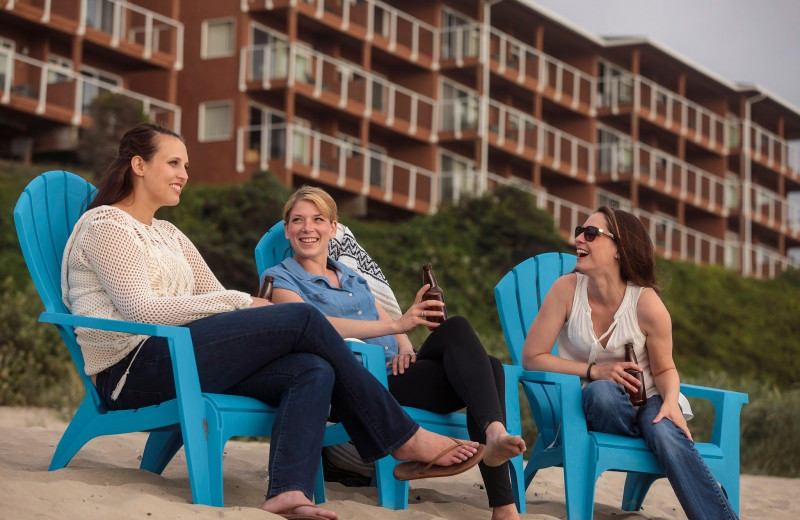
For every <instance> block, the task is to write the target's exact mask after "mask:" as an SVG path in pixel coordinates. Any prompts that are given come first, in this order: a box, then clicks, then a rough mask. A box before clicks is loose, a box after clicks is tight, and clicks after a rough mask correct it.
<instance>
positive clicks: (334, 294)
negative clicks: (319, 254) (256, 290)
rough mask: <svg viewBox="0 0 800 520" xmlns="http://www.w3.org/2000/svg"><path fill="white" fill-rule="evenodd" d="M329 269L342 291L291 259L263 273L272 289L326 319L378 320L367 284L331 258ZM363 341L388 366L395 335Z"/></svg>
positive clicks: (393, 347) (394, 348) (395, 351)
mask: <svg viewBox="0 0 800 520" xmlns="http://www.w3.org/2000/svg"><path fill="white" fill-rule="evenodd" d="M328 268H330V269H333V270H334V271H336V274H337V275H338V276H339V283H340V284H341V286H342V287H341V288H339V287H333V286H332V285H331V284H330V282H329V281H328V279H327V278H326V277H324V276H318V275H313V274H311V273H309V272H307V271H306V270H305V269H303V267H302V266H301V265H300V264H299V263H297V260H295V259H294V258H286V259H285V260H284V261H283V262H281V263H280V264H278V265H276V266H275V267H270V268H269V269H267V270H266V271H265V272H264V275H270V276H272V277H274V278H275V283H274V286H275V288H277V289H286V290H289V291H292V292H294V293H296V294H297V295H298V296H300V297H301V298H302V299H303V300H304V301H305V302H306V303H310V304H311V305H313V306H314V307H316V308H317V309H319V310H320V311H321V312H322V313H323V314H324V315H326V316H330V317H333V318H349V319H353V320H369V321H375V320H377V319H378V309H377V308H376V307H375V297H374V296H372V291H370V290H369V286H368V285H367V281H366V280H365V279H364V278H363V277H361V276H360V275H359V274H357V273H356V272H355V271H353V270H352V269H350V268H349V267H347V266H346V265H344V264H341V263H339V262H337V261H336V260H333V259H332V258H328ZM262 279H263V277H262ZM364 341H365V342H367V343H372V344H374V345H380V346H382V347H383V357H384V358H385V359H386V362H387V363H389V362H390V361H391V360H392V359H393V358H394V356H396V355H397V340H395V339H394V336H379V337H377V338H369V339H365V340H364ZM387 373H391V368H389V369H387Z"/></svg>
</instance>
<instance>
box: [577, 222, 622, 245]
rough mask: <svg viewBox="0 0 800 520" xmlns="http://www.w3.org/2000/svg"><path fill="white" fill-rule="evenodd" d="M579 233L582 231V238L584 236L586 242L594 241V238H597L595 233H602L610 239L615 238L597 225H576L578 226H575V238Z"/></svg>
mask: <svg viewBox="0 0 800 520" xmlns="http://www.w3.org/2000/svg"><path fill="white" fill-rule="evenodd" d="M581 233H583V238H585V239H586V241H587V242H592V241H594V239H595V238H597V235H600V234H603V235H605V236H607V237H608V238H610V239H611V240H616V239H615V238H614V235H613V234H612V233H609V232H608V231H606V230H605V229H600V228H599V227H596V226H586V227H583V226H578V227H576V228H575V238H578V236H579V235H580V234H581Z"/></svg>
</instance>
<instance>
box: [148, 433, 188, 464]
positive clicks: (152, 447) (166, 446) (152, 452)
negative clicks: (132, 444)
mask: <svg viewBox="0 0 800 520" xmlns="http://www.w3.org/2000/svg"><path fill="white" fill-rule="evenodd" d="M181 446H183V437H182V436H181V432H180V430H176V431H162V432H151V433H150V435H149V436H148V437H147V444H145V446H144V453H143V454H142V463H141V464H140V465H139V468H141V469H143V470H147V471H150V472H152V473H155V474H156V475H160V474H161V473H162V472H163V471H164V468H166V467H167V464H169V461H171V460H172V457H174V456H175V454H176V453H178V450H179V449H181Z"/></svg>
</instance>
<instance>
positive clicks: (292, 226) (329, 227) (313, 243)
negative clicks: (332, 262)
mask: <svg viewBox="0 0 800 520" xmlns="http://www.w3.org/2000/svg"><path fill="white" fill-rule="evenodd" d="M283 229H284V232H285V234H286V238H287V239H288V240H289V243H290V244H291V246H292V249H294V256H295V258H297V259H309V260H324V259H325V258H327V256H328V243H329V242H330V241H331V237H333V236H334V235H335V234H336V221H335V220H330V219H328V218H327V217H326V216H325V215H323V213H322V212H321V211H320V209H319V208H318V207H317V205H316V204H314V203H313V202H311V201H308V200H298V201H297V202H296V203H295V205H294V206H292V209H291V210H290V211H289V214H288V218H287V220H286V222H285V223H284V225H283Z"/></svg>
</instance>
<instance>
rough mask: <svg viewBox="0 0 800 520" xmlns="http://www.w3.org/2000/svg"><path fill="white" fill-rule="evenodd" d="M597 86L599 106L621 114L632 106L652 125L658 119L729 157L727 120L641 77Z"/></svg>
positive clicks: (623, 77) (613, 80) (615, 79)
mask: <svg viewBox="0 0 800 520" xmlns="http://www.w3.org/2000/svg"><path fill="white" fill-rule="evenodd" d="M597 85H598V92H597V94H598V100H599V103H600V106H602V107H609V108H611V110H612V111H613V112H618V111H619V110H620V108H622V107H628V108H629V107H630V106H631V105H633V106H635V107H637V109H638V110H640V111H645V112H646V116H647V117H648V119H650V120H651V121H655V120H657V119H659V120H660V122H661V124H663V125H666V126H672V125H678V126H679V128H680V132H681V134H686V135H688V133H689V132H692V134H691V135H689V137H690V138H692V139H693V140H694V141H696V142H702V141H703V139H705V140H707V141H708V146H709V147H711V148H715V149H716V148H719V149H720V150H721V151H722V153H727V143H728V139H727V132H728V122H727V120H726V118H725V117H723V116H721V115H719V114H716V113H714V112H712V111H711V110H709V109H707V108H705V107H703V106H701V105H699V104H697V103H695V102H694V101H690V100H688V99H686V98H685V97H683V96H680V95H678V94H676V93H675V92H672V91H671V90H669V89H667V88H664V87H663V86H661V85H659V84H658V83H655V82H653V81H651V80H649V79H647V78H644V77H642V76H634V75H632V74H629V75H623V76H617V77H613V78H610V79H605V80H600V81H598V82H597ZM637 96H638V99H637Z"/></svg>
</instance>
